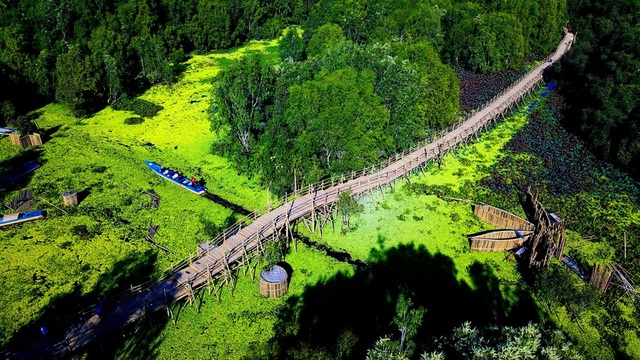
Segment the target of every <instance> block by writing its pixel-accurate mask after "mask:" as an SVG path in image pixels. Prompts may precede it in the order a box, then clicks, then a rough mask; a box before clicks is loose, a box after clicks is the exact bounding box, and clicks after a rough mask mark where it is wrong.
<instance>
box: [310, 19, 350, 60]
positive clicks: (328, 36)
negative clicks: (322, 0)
mask: <svg viewBox="0 0 640 360" xmlns="http://www.w3.org/2000/svg"><path fill="white" fill-rule="evenodd" d="M345 40H346V38H345V36H344V34H343V33H342V28H341V27H340V26H339V25H336V24H325V25H322V26H320V27H319V28H317V29H316V30H315V31H314V32H313V36H312V37H311V40H309V44H308V45H307V55H309V57H310V58H313V57H317V56H319V55H321V54H323V53H325V52H328V51H331V50H333V49H335V48H336V46H338V45H340V44H341V43H342V42H344V41H345Z"/></svg>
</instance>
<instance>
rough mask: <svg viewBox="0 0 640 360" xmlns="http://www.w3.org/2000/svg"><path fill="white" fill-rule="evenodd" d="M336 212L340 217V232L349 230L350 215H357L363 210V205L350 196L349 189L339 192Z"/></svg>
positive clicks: (344, 232)
mask: <svg viewBox="0 0 640 360" xmlns="http://www.w3.org/2000/svg"><path fill="white" fill-rule="evenodd" d="M336 208H337V209H338V213H339V214H340V216H341V217H342V230H341V231H342V233H343V234H346V233H348V232H349V231H351V230H352V229H351V225H350V222H351V217H352V216H358V215H360V214H361V213H362V212H363V211H364V206H363V205H362V204H360V203H359V202H358V200H357V199H355V198H354V197H353V196H351V189H349V190H347V191H343V192H341V193H340V199H339V200H338V203H337V205H336Z"/></svg>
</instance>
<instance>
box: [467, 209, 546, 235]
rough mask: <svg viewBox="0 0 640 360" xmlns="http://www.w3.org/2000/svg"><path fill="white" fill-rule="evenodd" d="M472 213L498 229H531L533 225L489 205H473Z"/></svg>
mask: <svg viewBox="0 0 640 360" xmlns="http://www.w3.org/2000/svg"><path fill="white" fill-rule="evenodd" d="M473 213H474V214H475V215H476V216H477V217H478V218H479V219H480V220H482V221H484V222H486V223H487V224H490V225H493V226H495V227H497V228H500V229H514V230H527V231H532V230H533V229H534V227H535V226H534V225H533V224H532V223H530V222H528V221H527V220H525V219H523V218H521V217H519V216H517V215H514V214H512V213H510V212H506V211H504V210H501V209H498V208H497V207H493V206H491V205H474V206H473Z"/></svg>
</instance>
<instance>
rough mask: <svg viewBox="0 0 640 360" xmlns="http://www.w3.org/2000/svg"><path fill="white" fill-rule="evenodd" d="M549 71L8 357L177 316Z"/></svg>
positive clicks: (516, 97)
mask: <svg viewBox="0 0 640 360" xmlns="http://www.w3.org/2000/svg"><path fill="white" fill-rule="evenodd" d="M573 39H574V36H573V34H571V33H566V35H565V37H564V38H563V40H562V42H561V43H560V44H559V46H558V48H557V49H556V51H555V52H554V53H553V55H551V57H550V61H552V62H555V61H557V60H558V59H560V58H561V57H562V56H563V55H564V53H565V52H566V51H567V50H569V48H570V47H571V44H572V43H573ZM549 65H550V63H549V62H547V61H545V62H544V63H541V64H540V65H539V66H537V67H535V68H534V69H532V70H531V71H529V72H528V73H527V74H525V75H524V76H523V77H522V78H521V79H520V80H518V81H517V82H516V83H514V84H513V85H511V86H510V87H509V88H508V89H506V90H505V91H503V92H502V93H501V94H499V95H497V96H495V97H494V98H493V99H492V100H491V101H490V102H488V103H487V104H486V105H485V106H483V107H482V108H480V109H479V110H477V111H474V112H473V113H472V114H471V115H470V116H469V117H468V118H467V119H465V120H463V121H461V122H459V123H457V124H455V125H453V126H451V127H450V128H448V129H446V130H445V131H443V132H441V133H440V136H435V137H434V138H435V139H436V140H434V141H432V140H431V139H428V140H425V141H423V142H421V143H420V144H418V145H416V146H414V147H412V148H411V149H409V150H407V151H405V152H404V153H402V154H400V155H397V156H395V157H393V158H391V159H389V160H387V161H385V162H384V163H383V164H381V165H379V166H374V167H371V168H366V169H363V170H361V171H359V172H353V173H352V174H349V176H342V177H341V178H339V179H335V178H334V179H328V180H325V181H323V182H321V183H319V184H315V185H310V186H308V187H306V188H305V191H304V192H303V193H302V194H300V196H299V197H297V198H295V199H293V200H291V201H285V203H284V205H281V206H279V207H277V208H276V209H273V210H272V211H270V212H268V213H266V214H264V215H262V216H260V217H257V216H256V219H255V220H254V221H253V223H251V224H250V225H248V226H246V227H244V228H241V227H240V225H238V224H236V225H235V226H234V227H232V228H230V229H227V230H226V231H225V232H223V234H222V235H221V236H219V237H218V238H216V239H214V240H212V242H210V243H209V244H208V245H209V246H206V247H205V249H204V250H202V251H200V252H199V253H198V255H195V256H193V257H191V258H190V259H188V260H187V261H184V262H183V263H182V264H181V265H180V266H178V267H176V268H174V269H172V271H171V272H170V273H169V274H167V275H166V276H165V277H163V278H162V279H161V280H160V281H156V282H150V283H146V284H143V285H139V286H136V287H132V288H131V289H130V290H128V291H127V293H128V296H127V297H125V298H123V299H121V300H120V301H118V302H117V303H115V304H113V305H111V306H109V307H108V308H107V310H105V311H104V312H103V313H101V314H100V316H98V315H95V314H94V315H93V316H91V317H89V318H88V319H86V320H85V321H83V322H80V323H77V324H75V325H73V326H71V327H69V328H68V329H67V331H66V332H65V333H63V334H60V335H58V336H57V337H56V338H55V339H54V338H50V339H49V344H47V343H46V342H45V341H44V340H43V341H41V342H40V343H38V344H35V345H32V346H31V347H29V348H22V349H18V350H16V351H13V352H11V353H9V354H7V355H8V357H9V358H21V359H25V358H27V359H29V358H40V357H47V358H59V357H62V356H65V355H66V354H68V353H69V352H72V351H75V350H78V349H80V348H82V347H83V346H85V345H88V344H89V343H91V342H93V341H94V340H95V339H97V338H100V337H101V336H103V335H105V334H108V333H110V332H112V331H114V330H118V329H121V328H123V327H124V326H126V325H128V324H130V323H132V322H134V321H136V320H137V319H139V318H141V317H143V316H145V315H146V314H149V313H152V312H155V311H158V310H163V309H167V311H170V307H169V305H170V304H171V303H173V302H175V301H178V300H181V299H185V298H187V299H190V300H193V301H195V295H194V290H195V289H198V288H201V287H204V286H206V285H213V282H214V281H215V280H216V278H220V277H223V278H224V277H225V276H228V275H229V274H230V272H231V270H232V268H233V267H234V266H242V265H243V264H247V263H248V261H249V259H250V257H251V256H252V254H253V253H254V251H255V250H256V249H260V248H261V247H262V245H263V244H264V243H265V242H266V241H269V240H270V239H271V238H273V237H274V236H279V235H282V231H283V230H284V231H285V233H287V235H288V231H289V225H290V224H291V223H293V222H294V221H296V220H299V219H301V218H303V217H305V216H309V215H312V217H313V218H315V212H316V211H318V210H320V209H323V208H325V207H327V206H329V205H331V204H333V203H335V202H337V201H338V199H339V195H340V193H342V192H344V191H349V190H350V191H351V193H352V194H353V195H359V194H364V193H367V192H370V191H372V190H375V189H377V188H382V187H384V186H387V185H390V184H392V183H393V182H394V181H396V180H398V179H400V178H401V177H403V176H410V174H411V173H413V172H415V171H417V170H418V169H419V168H420V167H421V166H425V164H428V163H429V162H431V161H438V160H440V159H441V158H442V156H443V155H444V154H446V153H447V152H449V151H452V150H454V149H455V148H456V147H457V146H460V145H461V144H466V143H467V142H468V141H469V140H470V139H471V138H472V137H474V136H478V134H479V133H480V132H481V131H482V130H484V129H486V128H487V127H488V126H490V125H491V123H492V122H494V121H497V119H498V118H499V117H503V118H504V117H505V113H507V112H508V111H510V110H511V109H513V108H515V107H516V106H518V105H519V103H520V102H521V101H522V99H523V98H524V97H525V96H527V95H528V94H529V93H530V92H532V91H533V90H535V89H536V86H537V85H539V84H540V83H541V82H542V72H543V71H544V69H545V68H546V67H548V66H549ZM287 200H288V199H287ZM51 344H53V345H51ZM43 355H44V356H43Z"/></svg>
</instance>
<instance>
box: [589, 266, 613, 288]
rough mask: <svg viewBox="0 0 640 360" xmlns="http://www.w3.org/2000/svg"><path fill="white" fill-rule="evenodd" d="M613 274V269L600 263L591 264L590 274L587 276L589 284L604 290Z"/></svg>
mask: <svg viewBox="0 0 640 360" xmlns="http://www.w3.org/2000/svg"><path fill="white" fill-rule="evenodd" d="M611 275H613V269H612V268H611V267H609V266H605V265H602V264H598V263H596V264H593V268H592V269H591V276H590V277H589V285H593V286H594V287H595V288H596V289H598V290H600V291H601V292H606V291H607V288H608V287H609V282H610V281H611Z"/></svg>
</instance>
